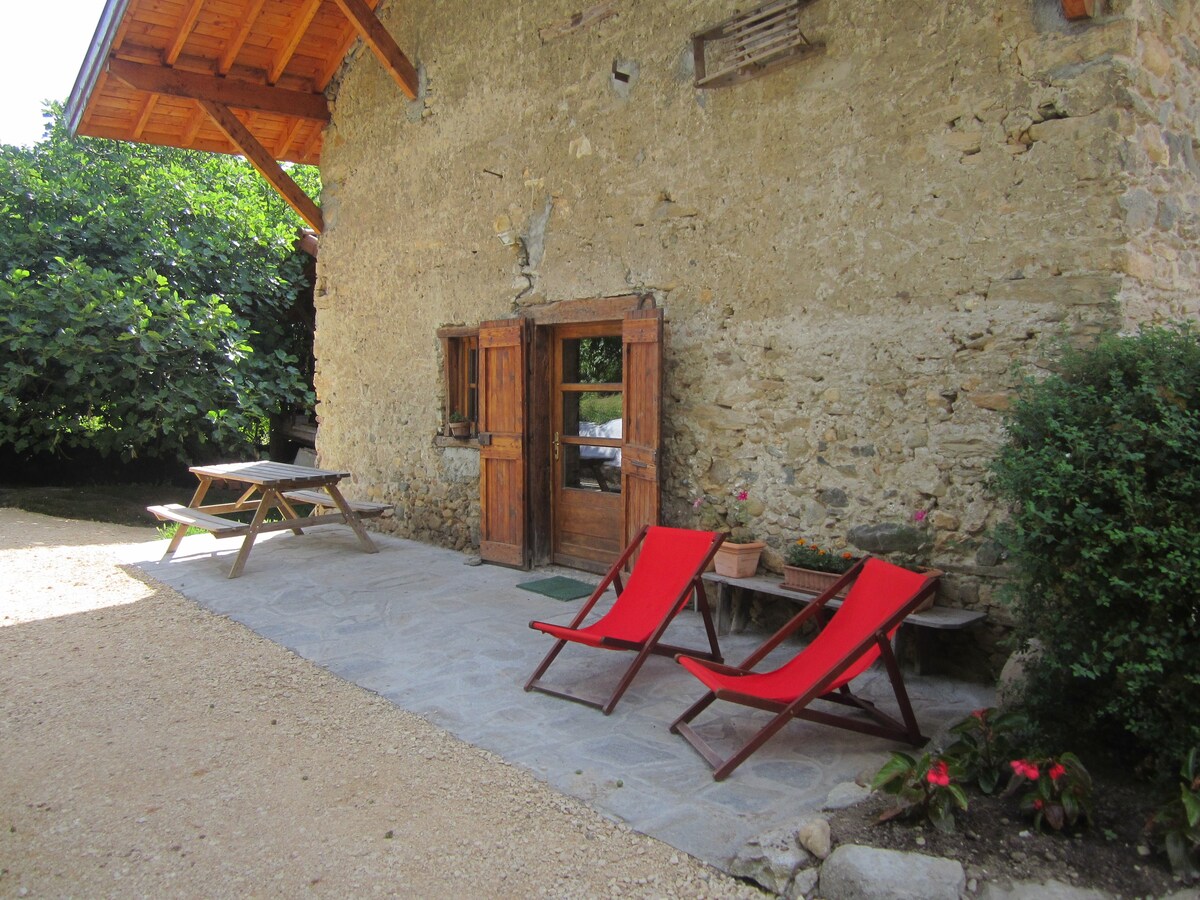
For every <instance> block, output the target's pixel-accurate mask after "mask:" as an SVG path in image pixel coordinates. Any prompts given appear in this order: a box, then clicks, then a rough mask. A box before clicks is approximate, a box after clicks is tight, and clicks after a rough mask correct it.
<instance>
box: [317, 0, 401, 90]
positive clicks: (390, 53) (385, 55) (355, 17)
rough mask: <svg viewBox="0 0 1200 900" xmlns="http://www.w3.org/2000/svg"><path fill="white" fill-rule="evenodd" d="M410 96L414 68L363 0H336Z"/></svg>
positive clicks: (368, 44) (384, 65)
mask: <svg viewBox="0 0 1200 900" xmlns="http://www.w3.org/2000/svg"><path fill="white" fill-rule="evenodd" d="M335 2H336V3H337V5H338V6H339V7H340V8H341V10H342V12H343V13H345V15H346V18H347V19H349V20H350V23H351V24H352V25H353V26H354V28H355V30H357V31H358V33H359V34H360V35H361V36H362V39H363V40H364V41H365V42H366V44H367V46H368V47H370V48H371V50H372V51H373V52H374V53H375V55H376V56H377V57H378V58H379V61H380V62H381V63H382V64H383V67H384V68H385V69H387V70H388V72H390V73H391V75H392V77H393V78H394V79H396V83H397V84H398V85H400V89H401V90H402V91H404V93H405V94H406V95H407V96H408V99H409V100H416V99H417V70H416V69H415V68H414V67H413V64H412V63H411V62H409V60H408V57H407V56H405V55H404V52H403V51H402V50H401V49H400V47H399V46H398V45H397V44H396V41H395V40H394V39H393V38H392V36H391V35H390V34H389V33H388V30H387V29H386V28H384V27H383V24H382V23H381V22H380V21H379V19H378V17H377V16H376V15H375V13H373V12H372V11H371V8H370V7H369V6H367V4H366V3H365V2H363V0H335Z"/></svg>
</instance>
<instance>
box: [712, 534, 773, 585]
mask: <svg viewBox="0 0 1200 900" xmlns="http://www.w3.org/2000/svg"><path fill="white" fill-rule="evenodd" d="M765 546H766V544H764V543H763V542H762V541H751V542H750V543H748V544H734V543H730V542H729V541H726V542H725V543H723V544H722V545H721V546H720V547H718V548H717V555H716V556H714V557H713V564H714V565H715V566H716V569H717V574H718V575H724V576H726V577H728V578H749V577H750V576H752V575H753V574H754V573H755V572H757V571H758V558H759V556H761V555H762V551H763V547H765Z"/></svg>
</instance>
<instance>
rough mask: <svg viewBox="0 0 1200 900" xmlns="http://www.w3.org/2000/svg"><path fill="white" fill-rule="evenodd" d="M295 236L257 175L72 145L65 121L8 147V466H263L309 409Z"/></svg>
mask: <svg viewBox="0 0 1200 900" xmlns="http://www.w3.org/2000/svg"><path fill="white" fill-rule="evenodd" d="M294 174H296V176H297V177H298V178H299V179H300V180H301V181H302V183H304V184H305V185H306V186H307V187H308V189H309V190H315V189H316V187H317V186H318V182H317V180H316V177H315V174H314V173H313V172H311V171H308V170H296V171H295V172H294ZM299 224H300V222H299V219H298V218H297V217H296V216H295V214H294V213H293V212H292V211H291V210H290V209H289V208H288V207H287V206H286V204H284V203H283V201H282V200H281V199H280V198H279V197H278V196H277V195H276V194H275V193H274V191H272V190H271V188H270V187H269V186H268V185H266V183H265V182H264V181H263V179H262V178H261V177H259V176H258V174H257V173H255V172H254V170H253V169H252V168H251V167H250V165H249V164H248V163H247V162H246V161H245V160H241V159H237V158H234V157H230V156H222V155H218V154H202V153H193V152H188V151H183V150H175V149H171V148H163V147H151V146H147V145H138V144H129V143H121V142H116V141H105V140H93V139H86V140H72V139H71V138H70V137H69V136H68V135H67V134H66V133H65V130H64V129H63V126H62V122H61V110H60V109H58V108H57V107H54V108H52V109H51V110H50V124H49V127H48V128H47V132H46V136H45V139H44V140H43V141H42V142H40V143H38V144H36V145H34V146H33V147H31V148H19V147H11V146H0V451H3V452H5V453H12V452H15V453H16V454H17V456H18V457H22V456H25V457H29V456H34V455H37V454H45V453H66V452H68V451H70V450H72V449H78V450H81V451H82V450H87V451H95V452H98V453H100V454H104V455H119V456H120V457H122V458H124V459H130V458H135V457H136V458H144V457H147V456H153V457H160V458H165V457H170V456H178V457H179V458H181V459H191V458H197V457H198V455H200V454H208V455H218V454H226V455H228V454H235V453H244V452H247V451H248V450H250V449H251V445H252V444H254V443H257V442H259V440H260V439H261V436H262V432H263V431H264V429H265V426H266V421H267V416H268V415H269V414H271V413H275V412H284V411H286V410H288V409H290V408H293V407H301V408H303V407H305V406H307V405H308V404H309V403H310V402H311V392H310V391H309V389H308V387H307V385H306V379H307V378H309V377H311V371H310V368H311V363H310V358H311V340H312V323H311V302H309V301H308V300H307V296H306V292H307V291H308V290H309V287H308V281H307V276H306V273H305V271H304V265H305V262H304V257H303V256H302V255H301V254H300V253H299V252H298V251H297V250H296V249H295V247H294V244H295V238H296V229H297V226H298V225H299Z"/></svg>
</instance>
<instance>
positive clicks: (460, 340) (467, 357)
mask: <svg viewBox="0 0 1200 900" xmlns="http://www.w3.org/2000/svg"><path fill="white" fill-rule="evenodd" d="M437 336H438V338H439V339H440V340H441V342H442V361H443V387H444V389H445V392H446V393H445V401H446V402H445V405H444V406H443V408H442V428H443V431H445V428H446V426H447V425H449V424H450V413H452V412H454V411H456V410H457V411H460V412H462V414H463V415H464V416H466V419H467V422H468V423H470V425H471V434H472V435H474V434H475V433H476V432H477V431H478V425H479V328H478V327H468V326H452V327H446V328H439V329H438V332H437Z"/></svg>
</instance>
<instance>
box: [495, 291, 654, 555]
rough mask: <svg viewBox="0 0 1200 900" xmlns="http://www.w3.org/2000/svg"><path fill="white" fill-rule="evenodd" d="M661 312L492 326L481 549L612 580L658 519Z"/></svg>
mask: <svg viewBox="0 0 1200 900" xmlns="http://www.w3.org/2000/svg"><path fill="white" fill-rule="evenodd" d="M662 332H663V321H662V312H661V310H658V309H653V308H651V309H632V310H629V311H627V312H625V313H624V314H623V315H622V316H621V318H618V319H611V318H609V319H593V320H591V321H569V322H551V323H540V324H539V323H538V322H537V321H536V320H533V319H506V320H502V321H497V322H485V323H483V324H482V325H481V326H480V330H479V396H480V406H479V433H480V538H481V540H480V551H481V555H482V556H483V558H484V559H486V560H490V561H493V562H499V563H503V564H505V565H511V566H520V567H526V566H529V565H530V564H540V563H546V562H555V563H559V564H563V565H568V566H572V567H575V568H581V569H589V570H593V571H603V570H605V569H607V567H608V566H609V565H611V563H612V561H613V560H615V559H616V558H617V557H618V556H619V555H620V552H621V549H622V548H623V547H624V546H625V545H626V543H628V541H629V540H630V539H631V538H632V536H633V535H634V534H636V533H637V531H638V530H639V529H640V528H641V527H642V526H643V525H646V524H657V523H658V521H659V515H660V509H661V499H660V488H659V469H658V463H659V451H660V447H659V445H660V438H661V425H660V417H661V413H660V410H661V396H662Z"/></svg>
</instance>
